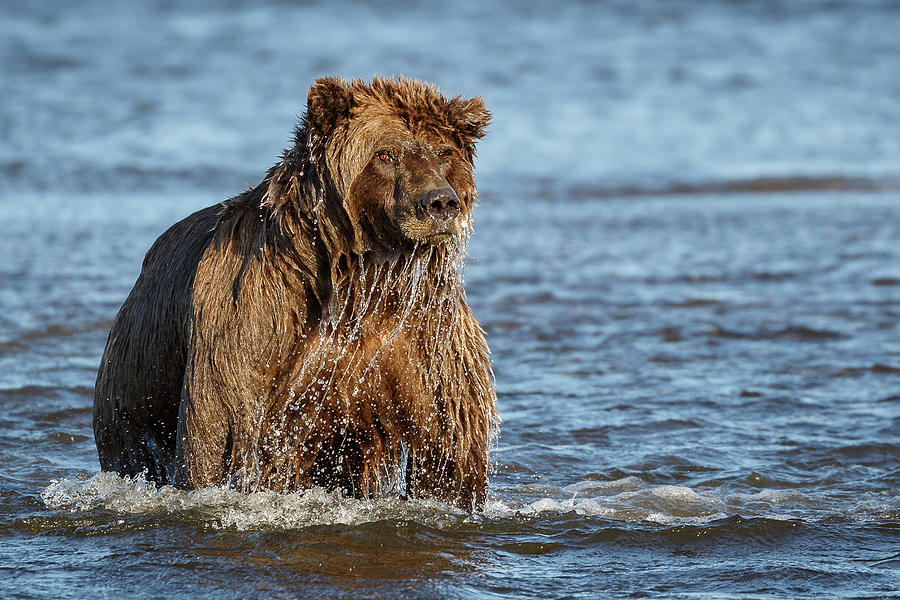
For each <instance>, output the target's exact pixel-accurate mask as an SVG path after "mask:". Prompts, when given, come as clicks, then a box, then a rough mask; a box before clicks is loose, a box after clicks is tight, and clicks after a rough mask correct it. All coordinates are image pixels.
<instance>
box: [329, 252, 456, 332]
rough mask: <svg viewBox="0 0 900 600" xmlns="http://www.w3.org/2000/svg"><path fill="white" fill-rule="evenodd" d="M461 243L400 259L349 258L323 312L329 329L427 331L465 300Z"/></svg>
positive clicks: (374, 254)
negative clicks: (426, 329)
mask: <svg viewBox="0 0 900 600" xmlns="http://www.w3.org/2000/svg"><path fill="white" fill-rule="evenodd" d="M463 256H464V252H463V249H462V247H461V246H460V245H455V246H454V245H449V244H448V245H444V246H421V247H416V248H414V249H413V250H412V251H411V252H408V253H403V254H400V255H399V256H393V257H390V256H385V255H383V254H376V253H366V254H364V255H362V256H359V255H354V256H352V257H349V258H347V259H346V260H344V261H343V262H344V265H345V268H344V269H342V270H341V272H340V274H339V276H338V277H337V278H336V281H335V282H334V286H333V288H332V293H331V294H330V297H329V299H328V303H327V305H326V306H325V307H323V308H324V310H323V314H322V327H323V328H325V329H344V330H346V329H360V330H361V329H363V328H370V327H375V328H376V329H381V330H385V331H384V332H385V333H387V334H390V333H391V331H393V329H408V328H410V327H419V328H421V327H423V326H425V327H427V326H428V325H429V324H430V323H431V322H432V321H434V320H435V319H438V320H440V319H446V317H447V311H448V310H449V311H450V312H455V310H454V306H456V305H457V304H458V303H460V302H462V301H463V300H464V291H463V280H462V267H463Z"/></svg>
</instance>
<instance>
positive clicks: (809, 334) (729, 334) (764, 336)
mask: <svg viewBox="0 0 900 600" xmlns="http://www.w3.org/2000/svg"><path fill="white" fill-rule="evenodd" d="M709 335H710V336H711V337H716V338H723V339H736V340H752V341H777V340H783V341H791V342H820V341H827V340H841V339H845V338H846V336H845V335H844V334H842V333H839V332H837V331H830V330H828V329H813V328H811V327H804V326H802V325H790V326H787V327H784V328H782V329H772V330H770V329H760V330H754V331H735V330H732V329H727V328H724V327H719V326H714V327H713V328H712V329H711V330H710V331H709Z"/></svg>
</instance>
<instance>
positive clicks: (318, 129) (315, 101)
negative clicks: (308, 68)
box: [306, 77, 352, 137]
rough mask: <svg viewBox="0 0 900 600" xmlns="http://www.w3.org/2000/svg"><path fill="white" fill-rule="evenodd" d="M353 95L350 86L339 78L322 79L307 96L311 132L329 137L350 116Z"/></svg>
mask: <svg viewBox="0 0 900 600" xmlns="http://www.w3.org/2000/svg"><path fill="white" fill-rule="evenodd" d="M351 103H352V94H351V93H350V86H349V84H348V83H347V82H346V81H344V80H343V79H340V78H338V77H320V78H319V79H316V82H315V83H314V84H313V85H312V87H311V88H309V93H308V94H307V96H306V125H307V127H308V128H309V129H310V130H311V132H313V133H316V134H318V135H320V136H322V137H327V136H328V134H330V133H331V132H332V131H333V130H334V128H335V127H336V126H337V124H338V123H340V122H341V121H343V120H345V119H347V118H348V117H349V116H350V107H351Z"/></svg>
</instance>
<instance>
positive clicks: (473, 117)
mask: <svg viewBox="0 0 900 600" xmlns="http://www.w3.org/2000/svg"><path fill="white" fill-rule="evenodd" d="M447 111H448V113H449V115H450V123H451V125H452V126H453V128H454V129H455V130H456V131H457V132H458V133H459V134H460V135H462V136H463V138H464V139H465V140H466V142H467V143H469V144H474V142H475V141H476V140H479V139H481V138H482V137H484V129H485V127H487V125H488V123H490V121H491V113H489V112H488V111H487V109H486V108H485V107H484V100H483V99H482V98H481V96H476V97H475V98H469V99H468V100H464V99H463V98H461V97H459V96H457V97H456V98H454V99H453V100H451V101H450V102H448V103H447Z"/></svg>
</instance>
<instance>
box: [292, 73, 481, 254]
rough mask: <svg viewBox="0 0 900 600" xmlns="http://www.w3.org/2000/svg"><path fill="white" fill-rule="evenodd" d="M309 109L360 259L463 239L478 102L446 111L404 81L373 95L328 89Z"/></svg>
mask: <svg viewBox="0 0 900 600" xmlns="http://www.w3.org/2000/svg"><path fill="white" fill-rule="evenodd" d="M323 94H324V96H323ZM309 101H310V105H309V114H310V117H309V118H313V117H317V116H318V118H320V119H322V118H324V120H325V126H323V127H321V131H322V133H323V134H325V136H326V141H325V158H326V162H327V164H328V171H329V172H330V173H331V177H332V181H333V183H334V187H335V191H336V192H337V194H336V195H337V196H338V197H339V198H340V199H341V202H342V204H343V208H344V210H345V211H346V214H347V216H348V217H349V220H350V222H351V223H352V224H353V227H354V234H355V238H356V246H357V250H360V251H365V250H386V251H398V250H402V249H404V248H407V247H410V246H412V245H440V244H444V243H446V242H448V241H449V240H452V239H454V238H458V237H461V236H465V235H467V234H468V232H469V230H470V225H471V219H472V210H473V204H474V200H475V184H474V175H473V172H472V160H473V158H474V144H475V140H476V139H477V138H479V137H481V135H483V128H484V126H485V125H486V123H487V121H488V119H489V117H490V115H489V114H488V113H487V111H486V110H485V109H484V105H483V103H482V102H481V100H480V99H472V100H461V99H458V98H455V99H452V100H449V101H448V100H446V99H444V98H443V97H442V96H441V95H440V94H439V93H438V92H437V90H435V89H434V88H432V87H428V86H425V85H424V84H421V83H419V82H415V81H411V80H406V79H401V80H400V81H399V82H397V81H394V80H376V81H375V82H373V84H372V85H371V86H369V85H365V84H363V83H361V82H356V83H354V84H352V85H348V84H345V83H344V82H341V81H340V80H334V79H327V80H319V81H318V82H317V84H316V86H314V87H313V88H312V89H311V90H310V99H309ZM316 108H319V110H318V111H317V110H315V109H316ZM328 119H331V120H332V122H331V123H328V122H327V121H328Z"/></svg>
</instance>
